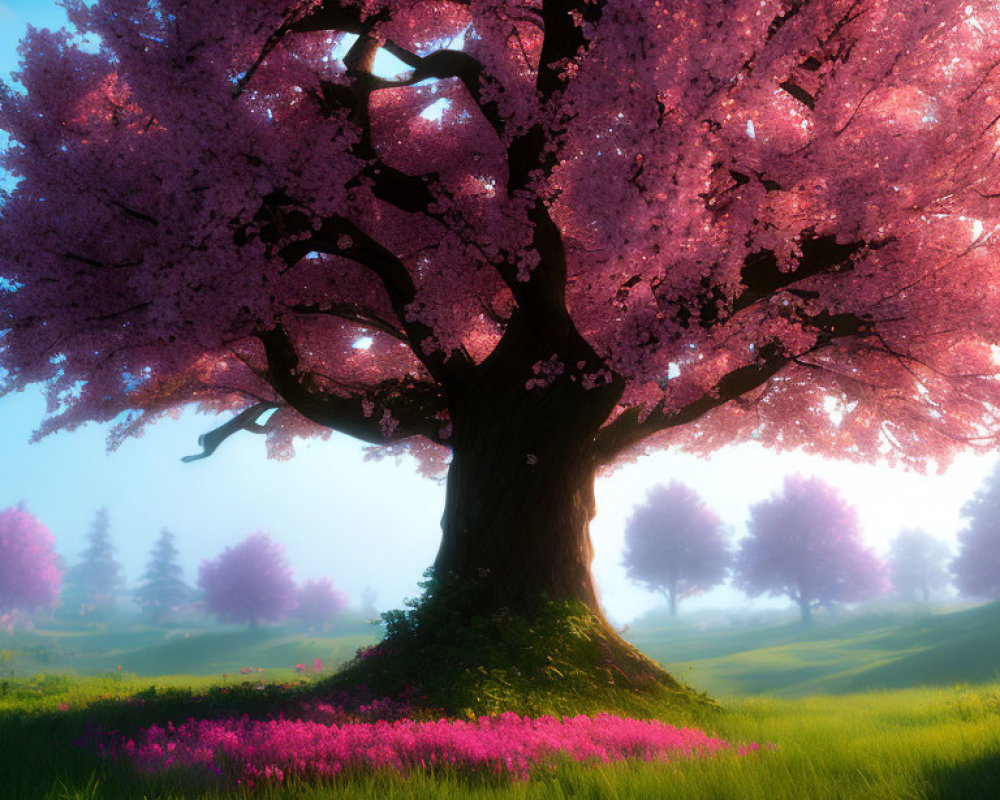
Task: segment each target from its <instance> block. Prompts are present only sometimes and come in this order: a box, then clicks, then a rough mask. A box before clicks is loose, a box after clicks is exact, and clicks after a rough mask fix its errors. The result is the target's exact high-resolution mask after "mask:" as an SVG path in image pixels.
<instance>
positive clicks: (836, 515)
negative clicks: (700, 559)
mask: <svg viewBox="0 0 1000 800" xmlns="http://www.w3.org/2000/svg"><path fill="white" fill-rule="evenodd" d="M749 530H750V535H749V536H748V537H747V538H745V539H744V540H743V542H742V543H741V545H740V550H739V554H738V555H737V557H736V568H735V581H734V583H735V585H736V587H737V588H739V589H742V590H743V591H744V592H746V593H747V594H748V595H750V596H751V597H756V596H758V595H761V594H765V593H766V594H769V595H772V596H776V597H777V596H781V595H785V596H787V597H790V598H791V599H792V600H794V601H795V602H796V603H797V604H798V606H799V610H800V611H801V613H802V621H803V622H808V621H809V620H810V618H811V614H812V609H813V607H814V606H816V605H821V604H828V603H836V602H855V601H858V600H866V599H869V598H872V597H876V596H877V595H879V594H881V593H882V592H883V591H885V589H886V586H887V583H886V579H885V574H884V572H885V570H884V567H883V565H882V563H881V562H880V561H879V559H878V558H877V557H876V556H875V554H874V553H872V551H871V550H869V549H868V548H866V547H865V546H864V544H863V543H862V541H861V527H860V525H859V524H858V515H857V511H856V510H855V509H854V507H853V506H851V505H850V504H849V503H847V502H846V501H845V500H844V499H843V498H842V497H841V496H840V495H839V494H838V493H837V491H836V490H835V489H834V488H833V487H832V486H829V485H827V484H826V483H824V482H823V481H821V480H819V479H817V478H804V477H802V476H801V475H792V476H790V477H788V478H786V479H785V485H784V489H783V490H782V491H781V492H779V493H776V494H774V495H772V496H771V497H770V499H768V500H764V501H763V502H760V503H758V504H757V505H755V506H753V507H752V508H751V509H750V523H749Z"/></svg>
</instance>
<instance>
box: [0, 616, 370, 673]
mask: <svg viewBox="0 0 1000 800" xmlns="http://www.w3.org/2000/svg"><path fill="white" fill-rule="evenodd" d="M376 639H377V635H376V632H375V631H373V632H371V633H359V632H352V633H348V634H346V635H340V636H337V635H322V634H320V635H317V634H312V633H306V632H304V631H302V630H301V629H295V628H287V627H282V626H265V627H260V628H255V629H248V628H235V627H218V628H215V627H213V628H208V629H203V630H198V629H195V630H192V631H187V632H184V631H181V630H176V629H175V630H169V629H168V630H164V629H162V628H154V627H151V626H148V625H128V626H121V627H108V628H91V629H82V630H73V629H71V628H64V629H51V630H38V631H33V632H22V633H15V634H14V635H13V636H9V635H8V636H4V635H3V634H0V674H3V673H11V674H20V675H26V674H32V673H38V672H73V673H77V674H81V675H93V674H102V673H109V672H117V671H118V665H119V664H120V665H121V668H122V671H124V672H127V673H131V674H134V675H176V674H188V675H221V674H223V673H228V674H239V671H240V669H241V668H243V667H248V668H250V669H252V670H256V669H258V668H262V669H267V670H273V669H293V668H294V667H295V665H296V664H305V665H307V666H310V667H311V666H312V665H313V662H314V660H315V659H317V658H320V659H322V660H323V663H324V664H325V665H327V666H333V665H337V664H340V663H342V662H344V661H347V660H349V659H351V658H352V657H353V656H354V654H355V652H356V651H357V649H358V648H359V647H363V646H365V645H369V644H372V643H373V642H375V641H376Z"/></svg>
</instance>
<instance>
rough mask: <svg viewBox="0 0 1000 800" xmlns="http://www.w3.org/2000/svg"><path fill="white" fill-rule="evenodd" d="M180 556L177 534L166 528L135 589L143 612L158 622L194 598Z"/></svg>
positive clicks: (137, 600)
mask: <svg viewBox="0 0 1000 800" xmlns="http://www.w3.org/2000/svg"><path fill="white" fill-rule="evenodd" d="M178 555H179V553H178V550H177V546H176V545H175V544H174V535H173V534H172V533H171V532H170V531H168V530H167V529H166V528H164V529H163V530H162V531H160V536H159V538H158V539H157V540H156V543H155V544H154V545H153V550H152V552H151V553H150V557H149V563H148V564H147V565H146V572H145V573H144V574H143V576H142V583H140V585H139V587H138V588H137V589H136V592H135V598H136V602H137V603H138V604H139V607H140V608H141V609H142V613H143V615H144V616H146V617H147V618H149V619H151V620H153V621H155V622H162V621H163V620H164V619H165V618H166V617H167V616H168V615H169V614H170V613H171V612H172V611H175V610H176V609H177V608H178V607H179V606H182V605H184V603H187V602H188V601H190V600H191V597H192V594H193V592H192V589H191V587H190V586H188V585H187V584H186V583H185V582H184V579H183V578H182V575H183V574H184V570H183V568H182V567H181V565H180V564H179V563H178V560H177V556H178Z"/></svg>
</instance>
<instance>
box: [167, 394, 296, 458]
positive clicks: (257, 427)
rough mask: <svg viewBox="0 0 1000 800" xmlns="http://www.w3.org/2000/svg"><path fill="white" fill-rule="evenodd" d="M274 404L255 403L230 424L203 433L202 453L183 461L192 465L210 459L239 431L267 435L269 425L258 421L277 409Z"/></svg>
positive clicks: (200, 443) (201, 438)
mask: <svg viewBox="0 0 1000 800" xmlns="http://www.w3.org/2000/svg"><path fill="white" fill-rule="evenodd" d="M277 407H278V406H277V405H276V404H274V403H255V404H254V405H252V406H250V407H249V408H245V409H243V410H242V411H241V412H240V413H239V414H237V415H236V416H235V417H233V418H232V419H231V420H229V422H226V423H223V424H222V425H220V426H219V427H218V428H215V429H214V430H211V431H209V432H208V433H203V434H202V435H201V436H199V437H198V446H199V447H201V448H203V450H202V452H200V453H198V454H197V455H193V456H184V457H183V458H182V459H181V461H183V462H185V463H190V462H191V461H198V460H199V459H202V458H208V457H209V456H210V455H212V453H214V452H215V451H216V450H217V449H218V448H219V445H220V444H222V443H223V442H224V441H226V439H228V438H229V437H230V436H232V435H233V434H234V433H236V432H238V431H248V432H249V433H267V423H266V422H265V423H264V424H263V425H261V424H260V422H259V421H258V420H260V418H261V417H262V416H263V415H264V414H266V413H267V412H268V411H271V410H272V409H275V408H277Z"/></svg>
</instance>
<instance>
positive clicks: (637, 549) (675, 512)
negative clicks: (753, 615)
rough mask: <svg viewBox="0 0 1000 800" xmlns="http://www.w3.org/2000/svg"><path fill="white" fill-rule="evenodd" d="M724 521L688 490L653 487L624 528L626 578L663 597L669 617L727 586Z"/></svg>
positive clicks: (672, 484) (674, 486)
mask: <svg viewBox="0 0 1000 800" xmlns="http://www.w3.org/2000/svg"><path fill="white" fill-rule="evenodd" d="M729 558H730V556H729V542H728V540H727V537H726V533H725V530H724V528H723V526H722V521H721V520H720V519H719V517H718V516H717V515H716V514H715V513H714V512H713V511H712V510H711V509H710V508H709V507H708V506H707V505H705V501H704V500H702V498H701V497H700V496H699V495H698V493H697V492H695V491H694V490H693V489H691V488H690V487H688V486H685V485H684V484H682V483H680V482H678V481H671V482H670V484H669V485H668V486H662V485H660V486H654V487H653V488H652V489H650V490H649V492H648V494H647V495H646V502H645V503H644V504H643V505H641V506H639V507H638V508H636V509H635V510H634V511H633V512H632V516H631V517H629V520H628V522H627V523H626V526H625V555H624V564H625V572H626V574H627V575H628V577H629V578H631V579H632V580H634V581H636V582H638V583H642V584H645V585H646V586H648V587H649V588H650V589H653V590H654V591H660V592H663V594H664V595H665V596H666V598H667V602H668V603H669V604H670V615H671V616H674V615H675V614H676V613H677V601H678V599H680V598H683V597H689V596H691V595H694V594H700V593H701V592H704V591H706V590H708V589H711V588H712V587H713V586H716V585H717V584H720V583H722V582H723V581H724V580H725V579H726V574H727V573H728V572H729Z"/></svg>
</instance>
